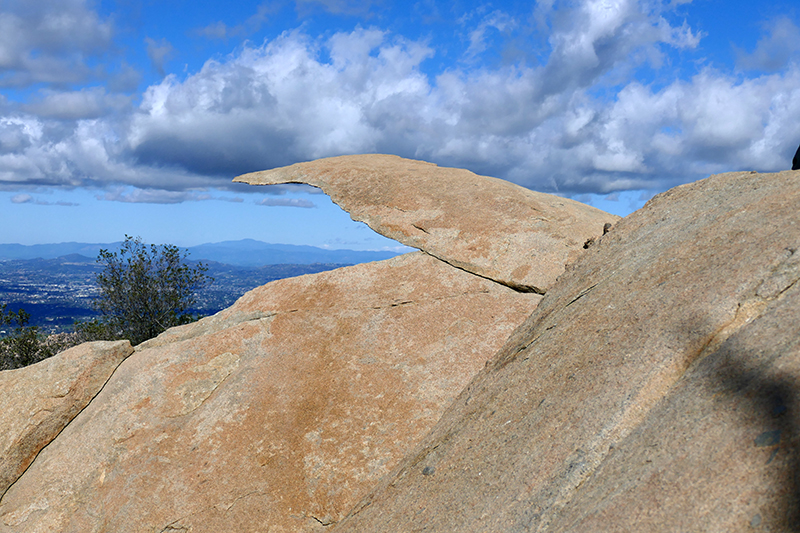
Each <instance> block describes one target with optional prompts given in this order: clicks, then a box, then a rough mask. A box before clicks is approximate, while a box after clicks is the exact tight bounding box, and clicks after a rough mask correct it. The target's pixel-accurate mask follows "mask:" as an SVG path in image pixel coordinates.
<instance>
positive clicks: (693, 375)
mask: <svg viewBox="0 0 800 533" xmlns="http://www.w3.org/2000/svg"><path fill="white" fill-rule="evenodd" d="M798 206H800V173H798V172H782V173H778V174H755V173H733V174H724V175H718V176H712V177H711V178H708V179H706V180H703V181H700V182H697V183H693V184H690V185H684V186H681V187H677V188H675V189H673V190H671V191H668V192H666V193H664V194H661V195H659V196H657V197H655V198H654V199H653V200H651V201H650V202H649V203H648V204H647V205H646V206H645V207H644V208H643V209H641V210H640V211H637V212H636V213H634V214H632V215H630V216H629V217H627V218H626V219H624V220H622V221H621V222H619V223H618V224H617V225H616V226H615V228H614V229H613V230H612V231H611V232H610V233H609V234H608V235H605V236H603V237H602V238H601V239H600V240H599V241H598V242H597V243H595V245H594V246H591V247H590V248H589V249H588V251H587V253H586V254H584V255H583V256H582V257H580V258H579V259H578V260H577V262H576V263H575V264H574V265H572V266H571V267H570V268H569V269H568V271H567V273H566V274H565V275H564V276H563V277H562V278H561V279H559V281H558V283H556V284H555V285H554V286H553V287H552V288H551V289H550V291H549V292H548V293H547V295H546V296H545V298H544V299H543V300H542V302H541V304H540V305H539V306H538V307H537V309H536V310H535V311H534V313H533V314H532V316H531V317H530V318H529V319H528V320H527V321H526V323H525V324H524V325H523V326H522V327H521V328H520V329H519V330H517V331H516V332H515V334H514V335H513V336H512V337H511V338H510V339H509V341H508V343H507V344H506V345H505V347H504V348H503V349H502V350H501V351H500V353H499V354H498V355H497V356H496V357H495V358H494V359H493V360H492V362H491V364H490V365H489V366H488V367H487V368H486V369H485V370H483V371H481V372H480V373H479V374H478V375H477V376H476V377H475V379H474V380H473V381H472V382H471V383H470V384H469V385H468V386H467V387H466V388H465V389H464V391H462V393H461V394H460V395H459V396H458V398H457V399H456V400H455V401H454V403H453V404H452V405H451V406H450V408H449V409H448V410H447V412H446V413H445V415H444V416H443V418H442V419H441V420H440V421H439V423H438V424H437V425H436V427H435V428H434V429H433V431H432V432H431V434H430V435H429V436H428V437H426V439H425V440H424V441H423V444H421V445H420V446H419V447H418V448H417V449H416V450H415V451H413V453H411V454H409V455H408V456H407V457H406V459H405V460H404V462H403V464H402V466H401V467H400V468H399V469H398V470H397V471H395V472H394V473H393V474H392V475H391V476H388V477H387V478H386V479H385V480H384V481H383V482H382V483H381V484H380V486H379V487H378V488H376V490H374V491H373V492H372V493H371V494H370V495H369V496H368V497H367V498H365V499H364V500H362V501H361V502H360V504H359V505H358V506H356V507H355V509H354V510H353V511H352V512H351V514H350V515H349V517H348V518H347V519H345V520H344V521H343V522H341V523H340V524H339V525H338V526H337V527H336V529H335V531H337V532H367V531H368V532H371V533H374V532H390V531H391V532H394V531H423V530H424V531H431V532H436V531H440V532H452V531H492V532H500V531H502V532H523V531H524V532H529V531H538V532H548V533H557V532H558V533H561V532H564V533H566V532H575V531H580V532H630V531H648V532H665V533H666V532H672V531H751V530H755V531H798V530H800V466H799V465H800V390H799V389H798V387H800V283H799V282H798V281H799V280H800V218H798V211H797V210H798Z"/></svg>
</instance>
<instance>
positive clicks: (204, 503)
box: [0, 252, 541, 532]
mask: <svg viewBox="0 0 800 533" xmlns="http://www.w3.org/2000/svg"><path fill="white" fill-rule="evenodd" d="M540 299H541V297H540V296H538V295H535V294H522V293H518V292H515V291H512V290H511V289H509V288H507V287H505V286H503V285H500V284H497V283H494V282H492V281H489V280H486V279H483V278H480V277H477V276H473V275H471V274H468V273H466V272H463V271H461V270H457V269H454V268H452V267H451V266H449V265H447V264H445V263H443V262H441V261H439V260H437V259H435V258H433V257H431V256H428V255H426V254H423V253H422V252H416V253H413V254H407V255H404V256H400V257H397V258H395V259H391V260H388V261H383V262H379V263H370V264H363V265H357V266H354V267H348V268H344V269H339V270H335V271H330V272H324V273H321V274H315V275H309V276H303V277H299V278H294V279H287V280H281V281H276V282H273V283H270V284H268V285H266V286H264V287H261V288H259V289H256V290H254V291H251V292H249V293H248V294H247V295H245V296H244V297H242V298H241V299H240V300H239V301H238V302H237V303H236V304H235V305H234V306H233V307H231V308H230V309H227V310H225V311H223V312H221V313H219V314H217V315H215V316H213V317H209V318H206V319H203V320H201V321H200V322H198V323H195V324H190V325H187V326H183V327H180V328H175V329H172V330H169V331H167V332H166V333H165V334H163V335H162V336H160V337H158V338H156V339H153V340H151V341H148V342H147V343H144V344H142V345H140V346H138V347H137V349H136V352H135V353H134V355H133V356H131V357H130V358H128V360H126V361H125V362H124V363H123V364H122V365H120V366H119V368H118V369H117V371H116V372H115V374H114V378H113V379H112V380H111V381H110V382H109V383H108V384H107V385H106V387H105V388H104V389H103V391H102V392H101V393H100V394H99V395H98V396H97V397H96V398H95V399H94V401H92V402H91V404H90V405H89V406H88V407H87V408H86V409H85V410H84V411H83V412H82V413H81V414H80V416H78V417H77V418H76V419H75V420H73V421H72V422H71V423H70V424H69V425H68V426H67V427H66V429H64V431H63V432H62V433H61V434H60V435H59V437H58V438H57V439H56V440H55V441H54V442H52V443H50V445H49V446H47V448H45V449H44V450H43V451H42V452H41V453H40V454H39V456H38V457H37V458H36V461H35V462H34V463H33V464H32V465H31V466H30V468H29V469H28V471H27V472H26V473H25V475H24V476H23V477H22V478H21V479H20V480H19V482H17V483H16V484H15V485H13V486H12V487H11V489H10V490H9V491H8V492H7V493H6V495H5V497H4V498H3V499H2V502H0V520H2V522H0V524H2V528H0V529H2V531H74V532H84V531H173V530H174V531H183V530H187V531H188V530H191V531H193V532H200V531H209V532H219V531H313V530H315V529H317V528H322V527H323V525H327V524H330V523H332V522H335V521H337V520H339V519H341V518H342V517H343V516H344V514H345V513H346V512H347V511H348V510H349V509H350V508H351V507H352V505H353V504H354V503H355V502H356V501H358V499H359V498H361V497H362V496H363V495H364V494H366V492H367V491H368V490H369V488H370V487H372V486H373V485H374V484H375V483H376V482H377V481H378V479H379V478H380V477H381V476H383V475H384V474H386V473H388V472H389V471H391V469H393V468H394V467H395V466H396V465H397V463H398V462H399V460H400V459H401V458H402V457H403V454H404V453H405V452H406V451H407V450H408V449H409V448H411V447H413V446H414V445H415V444H417V443H418V442H419V440H420V439H421V438H422V437H423V436H424V435H425V434H426V433H427V431H428V430H429V429H430V428H431V427H432V426H433V424H434V423H435V422H436V420H438V418H439V416H440V415H441V413H442V412H443V410H444V408H445V407H446V406H447V405H448V404H449V403H450V401H451V400H452V399H453V398H454V397H455V395H456V394H458V392H459V391H460V390H461V389H462V388H463V386H464V385H465V384H466V383H467V382H468V380H469V379H470V377H471V376H473V375H474V374H475V373H476V372H477V371H478V370H479V369H480V368H481V367H483V366H484V364H485V362H486V360H487V359H488V358H489V357H490V356H491V355H492V354H493V353H495V352H496V351H497V349H498V348H499V347H500V346H501V345H502V343H503V342H504V341H505V339H506V338H507V337H508V335H509V334H510V333H511V331H512V330H513V329H514V328H515V327H516V326H517V325H518V324H519V323H521V322H522V321H523V320H524V319H525V317H526V316H528V315H529V314H530V312H531V311H532V310H533V308H535V306H536V304H537V303H538V301H539V300H540Z"/></svg>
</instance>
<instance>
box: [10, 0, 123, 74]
mask: <svg viewBox="0 0 800 533" xmlns="http://www.w3.org/2000/svg"><path fill="white" fill-rule="evenodd" d="M112 35H113V27H112V24H111V22H110V21H109V20H104V19H101V18H100V16H99V15H98V14H97V13H96V12H95V11H93V10H92V9H90V8H89V6H87V3H86V1H85V0H37V1H36V2H35V7H34V6H32V5H31V2H30V1H29V0H9V1H6V2H3V4H2V11H0V86H5V87H24V86H28V85H30V84H34V83H53V84H67V83H77V82H82V81H85V80H87V79H89V78H91V77H97V76H99V75H101V72H99V71H97V69H96V68H95V67H93V66H92V64H91V63H90V61H89V59H90V58H93V57H99V56H100V55H101V54H102V53H104V52H105V51H107V49H108V48H109V46H110V45H111V39H112Z"/></svg>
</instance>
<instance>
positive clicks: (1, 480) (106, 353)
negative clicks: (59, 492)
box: [0, 341, 133, 497]
mask: <svg viewBox="0 0 800 533" xmlns="http://www.w3.org/2000/svg"><path fill="white" fill-rule="evenodd" d="M132 352H133V348H131V345H130V343H129V342H128V341H119V342H93V343H87V344H83V345H81V346H76V347H75V348H72V349H70V350H67V351H65V352H63V353H60V354H58V355H56V356H55V357H51V358H50V359H46V360H44V361H42V362H40V363H38V364H35V365H32V366H30V367H28V368H20V369H17V370H7V371H4V372H0V391H2V396H3V398H2V408H0V458H2V462H0V497H2V496H3V494H4V493H5V492H6V490H7V489H8V487H9V486H10V485H11V484H12V483H14V482H15V481H16V480H17V479H18V478H19V476H20V475H22V473H23V472H24V471H25V469H26V468H28V466H29V465H30V464H31V462H32V461H33V459H34V458H35V457H36V455H37V454H38V453H39V451H40V450H41V449H42V448H44V447H45V446H46V445H47V444H48V443H49V442H50V441H52V440H53V438H55V436H56V435H58V434H59V433H60V432H61V430H62V429H64V427H65V426H66V425H67V424H69V422H70V421H71V420H72V419H73V418H75V416H76V415H77V414H78V413H79V412H80V411H81V410H82V409H83V408H84V407H86V406H87V405H88V404H89V401H90V400H91V399H92V398H94V396H95V395H96V394H97V393H98V392H99V391H100V389H101V388H102V387H103V385H105V383H106V381H107V380H108V378H109V377H110V376H111V374H112V372H114V369H115V368H117V366H118V365H119V364H120V363H121V362H122V361H123V360H124V359H125V358H126V357H128V356H129V355H130V354H131V353H132Z"/></svg>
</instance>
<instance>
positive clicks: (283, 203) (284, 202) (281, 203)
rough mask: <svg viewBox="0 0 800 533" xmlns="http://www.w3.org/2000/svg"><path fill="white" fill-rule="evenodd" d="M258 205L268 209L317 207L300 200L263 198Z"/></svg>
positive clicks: (310, 202) (309, 202) (307, 201)
mask: <svg viewBox="0 0 800 533" xmlns="http://www.w3.org/2000/svg"><path fill="white" fill-rule="evenodd" d="M258 205H266V206H268V207H304V208H312V207H317V206H316V204H314V202H312V201H310V200H305V199H302V198H265V199H263V200H261V201H260V202H258Z"/></svg>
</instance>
